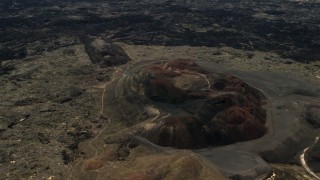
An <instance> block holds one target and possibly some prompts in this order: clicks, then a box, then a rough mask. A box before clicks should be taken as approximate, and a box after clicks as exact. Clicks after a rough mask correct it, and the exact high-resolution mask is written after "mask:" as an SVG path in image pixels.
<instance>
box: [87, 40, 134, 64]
mask: <svg viewBox="0 0 320 180" xmlns="http://www.w3.org/2000/svg"><path fill="white" fill-rule="evenodd" d="M84 45H85V49H86V51H87V53H88V55H89V57H90V59H91V61H92V63H94V64H99V65H100V66H101V67H107V66H116V65H120V64H125V63H127V62H128V61H130V60H131V59H130V58H129V56H128V55H127V54H126V52H125V51H124V50H123V49H122V48H121V47H120V46H118V45H115V44H113V43H112V42H109V41H108V40H105V39H103V38H99V37H87V38H84Z"/></svg>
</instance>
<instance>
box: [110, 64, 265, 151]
mask: <svg viewBox="0 0 320 180" xmlns="http://www.w3.org/2000/svg"><path fill="white" fill-rule="evenodd" d="M264 101H265V96H264V95H263V94H262V93H261V92H260V91H258V90H257V89H255V88H253V87H251V86H249V85H248V84H246V83H245V82H243V81H242V80H241V79H239V78H237V77H234V76H232V75H229V74H219V73H209V72H206V71H205V70H203V69H202V68H201V67H200V66H198V65H197V64H196V63H195V62H193V61H190V60H181V59H179V60H174V61H167V62H155V63H147V64H140V65H137V66H135V67H133V68H132V69H130V70H129V71H128V72H127V73H126V75H125V76H124V77H122V78H121V79H119V81H115V82H114V83H113V84H111V85H110V86H108V89H106V91H105V101H104V102H106V103H109V104H105V106H104V113H105V116H106V117H109V118H110V119H113V120H119V121H122V122H126V123H127V125H130V126H131V125H134V124H138V123H140V122H143V121H145V122H143V123H142V124H141V126H140V127H142V128H141V129H140V130H137V131H136V132H137V133H136V134H140V135H142V136H144V137H145V138H146V139H148V140H150V141H152V142H153V143H155V144H157V145H160V146H169V147H177V148H203V147H207V146H219V145H226V144H230V143H235V142H239V141H246V140H252V139H256V138H259V137H261V136H263V135H264V133H265V132H266V128H265V126H264V123H265V121H266V113H265V111H264V110H263V109H262V105H263V103H264ZM148 107H152V108H153V109H155V110H156V111H157V112H158V113H156V114H155V113H151V114H150V113H148V111H147V110H146V109H148ZM119 109H121V111H119ZM167 115H168V116H167ZM151 117H152V118H151ZM148 118H149V119H153V120H152V122H148V121H146V120H147V119H148Z"/></svg>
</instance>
